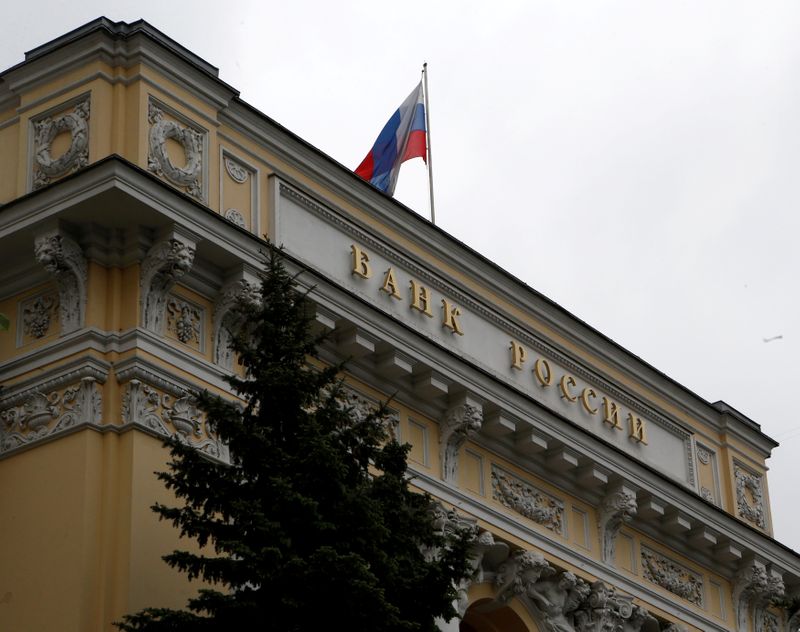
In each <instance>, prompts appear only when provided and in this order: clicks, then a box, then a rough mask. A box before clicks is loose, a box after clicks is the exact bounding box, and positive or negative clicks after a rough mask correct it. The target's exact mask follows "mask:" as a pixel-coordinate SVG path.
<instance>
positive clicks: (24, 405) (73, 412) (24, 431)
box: [0, 377, 103, 454]
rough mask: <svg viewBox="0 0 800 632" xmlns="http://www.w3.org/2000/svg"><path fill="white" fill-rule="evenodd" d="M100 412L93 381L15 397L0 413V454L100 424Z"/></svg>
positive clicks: (42, 388)
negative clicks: (73, 429) (80, 426)
mask: <svg viewBox="0 0 800 632" xmlns="http://www.w3.org/2000/svg"><path fill="white" fill-rule="evenodd" d="M2 405H3V404H2V403H0V406H2ZM102 408H103V406H102V396H101V391H100V388H99V386H98V384H97V380H96V379H95V378H94V377H84V378H82V379H80V380H79V381H78V382H76V383H73V384H71V385H69V386H66V387H60V388H52V387H51V388H48V385H47V384H42V385H40V386H35V387H32V388H30V389H28V390H27V391H23V392H21V393H17V394H16V395H15V396H14V398H13V401H11V402H10V405H5V406H3V408H2V409H0V454H2V453H3V452H8V451H9V450H13V449H15V448H19V447H21V446H24V445H27V444H29V443H33V442H35V441H37V440H41V439H45V438H47V437H49V436H51V435H54V434H57V433H59V432H62V431H64V430H67V429H69V428H72V427H75V426H79V425H84V424H96V423H99V422H100V418H101V415H102Z"/></svg>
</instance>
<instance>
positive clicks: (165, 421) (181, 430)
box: [122, 375, 228, 460]
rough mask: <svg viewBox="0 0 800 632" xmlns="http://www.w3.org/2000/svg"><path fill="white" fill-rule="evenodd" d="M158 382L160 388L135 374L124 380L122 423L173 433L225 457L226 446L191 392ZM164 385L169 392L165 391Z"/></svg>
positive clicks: (222, 457)
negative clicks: (211, 429)
mask: <svg viewBox="0 0 800 632" xmlns="http://www.w3.org/2000/svg"><path fill="white" fill-rule="evenodd" d="M124 377H126V375H123V378H124ZM162 382H163V380H162ZM159 386H161V387H162V388H158V387H156V386H154V385H151V384H147V383H145V382H142V381H140V380H138V379H136V378H133V379H130V380H129V381H127V382H126V383H125V385H124V394H123V396H122V421H123V423H125V424H134V425H138V426H141V427H143V428H147V429H149V430H151V431H154V432H156V433H158V434H160V435H162V436H165V437H176V438H177V439H178V440H180V441H183V442H185V443H187V444H189V445H191V446H193V447H195V448H197V449H198V450H200V451H201V452H204V453H206V454H208V455H209V456H212V457H214V458H216V459H220V460H227V458H228V457H227V449H226V448H225V447H224V446H223V445H222V444H221V443H220V442H219V441H218V440H217V438H216V436H215V435H214V434H213V433H212V432H211V431H210V429H209V428H208V426H207V425H206V421H205V417H204V416H203V414H202V413H201V412H200V411H199V410H198V408H197V405H196V403H195V401H194V399H193V398H192V396H191V395H189V394H188V393H186V392H185V391H183V390H182V389H181V388H180V387H178V386H177V385H168V384H166V383H162V384H160V385H159ZM164 387H168V388H169V389H170V391H171V392H165V390H164Z"/></svg>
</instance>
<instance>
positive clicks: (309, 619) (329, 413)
mask: <svg viewBox="0 0 800 632" xmlns="http://www.w3.org/2000/svg"><path fill="white" fill-rule="evenodd" d="M260 294H261V295H260V299H261V300H260V301H256V302H244V301H242V302H240V305H239V306H238V309H239V310H240V312H241V315H242V317H243V322H245V323H246V326H245V327H243V328H242V333H240V334H239V335H238V336H237V337H236V338H235V340H234V343H233V348H234V350H235V351H236V352H237V354H238V356H239V358H240V361H241V363H242V364H243V366H244V369H245V376H244V377H237V376H232V377H230V378H229V379H228V381H229V383H230V385H231V386H232V388H233V390H234V391H235V392H236V393H238V394H239V396H240V397H241V398H242V399H243V400H244V402H245V405H244V408H242V407H241V406H239V407H237V406H234V405H232V404H231V403H229V402H226V401H225V400H223V399H221V398H219V397H216V396H212V395H210V394H208V393H198V395H197V397H198V400H199V406H200V408H201V409H202V410H203V411H204V412H205V413H206V415H207V420H208V423H209V424H210V427H211V428H213V430H214V432H215V433H216V435H217V436H218V437H219V439H220V440H221V441H222V442H224V443H226V444H227V445H228V446H229V449H230V461H231V463H230V465H226V464H221V463H219V462H216V461H213V460H211V459H209V458H207V457H206V456H204V455H201V454H200V453H199V452H197V451H196V450H194V449H192V448H191V447H189V446H187V445H185V444H183V443H181V442H177V441H172V442H171V443H170V447H171V454H172V459H171V461H170V463H169V471H167V472H161V473H159V475H158V476H159V478H160V479H161V480H162V481H164V483H165V484H166V487H167V488H169V489H171V490H172V491H173V492H174V493H175V495H176V496H177V498H178V499H179V501H180V502H179V504H180V506H178V507H168V506H164V505H155V506H154V507H153V509H154V511H155V512H156V513H157V514H158V515H159V517H160V518H161V519H165V520H169V521H171V522H172V523H173V525H174V526H175V527H176V528H179V529H180V532H181V534H182V535H185V536H188V537H191V538H194V539H195V540H196V541H197V542H198V543H199V545H200V546H201V547H202V553H200V554H196V553H191V552H187V551H175V552H173V553H172V554H170V555H167V556H165V558H164V559H165V561H166V562H167V563H168V564H169V565H171V566H173V567H175V568H177V569H179V570H180V571H182V572H184V573H186V574H187V575H188V576H189V578H201V579H203V580H205V581H206V582H208V583H209V584H210V585H211V586H212V588H209V589H203V590H200V591H199V593H198V595H197V596H196V597H195V598H193V599H190V600H189V603H188V609H186V610H170V609H163V608H148V609H146V610H143V611H141V612H139V613H137V614H134V615H129V616H126V617H125V618H124V620H123V621H122V622H120V623H118V624H117V626H118V627H119V628H120V629H121V630H124V631H127V632H131V631H162V630H164V631H166V630H169V631H178V630H181V631H182V630H191V631H193V632H194V631H206V630H215V631H216V630H219V631H223V630H224V631H225V632H228V631H232V630H255V629H259V630H260V629H267V630H272V629H274V630H280V631H281V632H283V631H293V630H296V631H309V632H310V631H317V630H324V629H329V628H331V627H336V626H337V625H339V624H341V625H343V626H344V627H345V628H346V629H347V630H348V631H350V632H358V631H361V630H363V631H367V630H369V632H374V631H375V630H381V632H393V631H420V632H423V631H431V632H433V631H434V630H436V626H435V622H434V619H435V618H436V617H442V618H444V619H450V618H451V617H453V616H455V611H454V609H453V602H454V600H455V598H456V596H457V594H456V589H455V586H456V584H457V583H458V582H459V581H460V580H461V579H462V578H463V577H464V576H466V575H467V573H468V565H469V564H468V553H467V549H468V539H469V534H468V533H465V532H463V531H459V532H457V533H456V535H455V536H453V535H452V534H451V535H450V536H445V535H443V534H442V533H441V531H437V529H436V527H435V526H434V518H433V513H432V507H433V504H432V499H431V498H430V497H429V496H427V495H424V494H420V493H416V492H414V491H413V490H411V489H409V485H408V480H409V477H408V473H407V463H406V458H407V453H408V446H407V445H400V444H399V443H398V442H397V441H396V440H395V439H394V438H393V434H392V433H391V431H390V430H391V429H390V427H389V422H388V421H387V418H386V417H387V416H386V410H385V407H381V408H380V409H378V410H377V412H375V413H374V414H372V415H370V416H369V417H367V418H366V419H364V416H363V415H361V416H360V417H359V415H354V414H353V413H354V411H353V409H352V407H348V406H347V405H342V401H343V392H342V387H341V383H340V381H339V378H338V375H339V374H340V370H341V367H331V368H327V369H318V368H317V369H315V368H313V367H312V366H310V365H309V362H308V360H309V358H313V357H315V352H316V347H317V345H318V343H319V342H320V339H318V338H316V337H315V336H314V335H312V333H311V321H310V317H309V316H308V313H309V310H308V306H307V300H306V296H305V294H304V293H302V292H300V291H299V290H298V288H297V287H296V284H295V279H294V278H293V277H292V276H291V275H290V274H289V273H288V272H287V270H286V269H285V267H284V264H283V261H282V256H281V254H280V252H278V251H276V249H275V248H274V247H272V246H270V248H269V253H268V255H267V256H266V270H265V272H264V274H263V275H262V285H261V293H260ZM426 551H427V552H428V554H426ZM430 551H438V552H439V553H438V555H435V556H431V555H430V554H429V552H430ZM432 558H433V559H432Z"/></svg>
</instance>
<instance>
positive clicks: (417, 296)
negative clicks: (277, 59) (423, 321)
mask: <svg viewBox="0 0 800 632" xmlns="http://www.w3.org/2000/svg"><path fill="white" fill-rule="evenodd" d="M411 309H416V310H417V311H420V312H422V313H423V314H425V315H426V316H428V317H430V318H433V312H432V311H431V291H430V290H429V289H428V288H426V287H425V286H424V285H422V284H420V283H419V282H418V281H415V280H414V279H411Z"/></svg>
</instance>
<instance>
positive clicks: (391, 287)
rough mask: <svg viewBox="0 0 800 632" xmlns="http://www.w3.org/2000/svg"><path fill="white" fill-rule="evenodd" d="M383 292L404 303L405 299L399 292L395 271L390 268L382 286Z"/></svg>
mask: <svg viewBox="0 0 800 632" xmlns="http://www.w3.org/2000/svg"><path fill="white" fill-rule="evenodd" d="M381 292H386V293H387V294H388V295H389V296H391V297H392V298H396V299H397V300H398V301H402V300H403V297H402V296H400V292H398V291H397V279H395V278H394V270H392V268H389V269H388V270H387V271H386V274H385V275H384V277H383V285H381Z"/></svg>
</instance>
